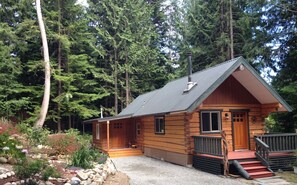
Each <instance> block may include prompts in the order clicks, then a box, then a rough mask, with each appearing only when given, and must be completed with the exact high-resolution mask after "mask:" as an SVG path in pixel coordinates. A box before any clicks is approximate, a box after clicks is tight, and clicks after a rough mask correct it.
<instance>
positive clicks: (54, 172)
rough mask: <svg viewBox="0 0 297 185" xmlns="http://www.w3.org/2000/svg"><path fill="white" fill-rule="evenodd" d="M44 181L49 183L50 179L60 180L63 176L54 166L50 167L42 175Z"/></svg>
mask: <svg viewBox="0 0 297 185" xmlns="http://www.w3.org/2000/svg"><path fill="white" fill-rule="evenodd" d="M41 176H42V180H44V181H47V180H48V179H49V177H54V178H58V177H61V174H60V173H59V172H58V170H57V169H56V168H54V167H52V166H48V167H47V168H45V170H44V171H43V172H42V173H41Z"/></svg>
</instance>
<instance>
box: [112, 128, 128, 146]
mask: <svg viewBox="0 0 297 185" xmlns="http://www.w3.org/2000/svg"><path fill="white" fill-rule="evenodd" d="M110 135H111V137H110V140H111V148H125V147H126V146H125V142H126V140H125V137H126V129H125V124H123V123H112V124H111V133H110Z"/></svg>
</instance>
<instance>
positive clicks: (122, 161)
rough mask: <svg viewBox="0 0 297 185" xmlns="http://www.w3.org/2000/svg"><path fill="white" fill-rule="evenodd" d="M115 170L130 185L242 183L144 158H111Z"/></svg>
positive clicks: (236, 184)
mask: <svg viewBox="0 0 297 185" xmlns="http://www.w3.org/2000/svg"><path fill="white" fill-rule="evenodd" d="M112 161H113V162H114V164H115V165H116V167H117V170H119V171H121V172H123V173H126V174H127V175H128V176H129V177H130V183H131V185H153V184H154V185H194V184H199V185H203V184H218V185H224V184H226V185H241V184H244V183H243V182H241V181H239V180H235V179H229V178H224V177H221V176H217V175H212V174H209V173H205V172H201V171H198V170H196V169H194V168H187V167H183V166H179V165H174V164H171V163H168V162H163V161H160V160H156V159H153V158H149V157H145V156H133V157H122V158H113V159H112Z"/></svg>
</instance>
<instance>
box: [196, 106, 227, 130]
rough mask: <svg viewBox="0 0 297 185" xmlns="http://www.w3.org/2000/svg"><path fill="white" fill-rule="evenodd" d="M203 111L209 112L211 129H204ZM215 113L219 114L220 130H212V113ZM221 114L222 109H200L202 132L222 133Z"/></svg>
mask: <svg viewBox="0 0 297 185" xmlns="http://www.w3.org/2000/svg"><path fill="white" fill-rule="evenodd" d="M203 113H209V131H204V130H203V118H202V114H203ZM213 113H216V114H217V115H218V130H212V119H211V115H212V114H213ZM221 115H222V110H201V111H200V133H203V134H215V133H220V132H221V130H222V116H221Z"/></svg>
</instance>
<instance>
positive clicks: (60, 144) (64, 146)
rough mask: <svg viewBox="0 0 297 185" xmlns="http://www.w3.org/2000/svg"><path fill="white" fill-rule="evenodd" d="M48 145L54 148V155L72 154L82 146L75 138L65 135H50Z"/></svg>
mask: <svg viewBox="0 0 297 185" xmlns="http://www.w3.org/2000/svg"><path fill="white" fill-rule="evenodd" d="M48 145H49V146H50V147H51V148H52V155H54V154H66V155H68V154H72V153H74V152H75V151H77V150H78V149H79V148H80V146H81V144H80V143H79V142H78V140H77V139H76V138H75V137H74V136H72V135H67V134H63V133H58V134H53V135H49V137H48Z"/></svg>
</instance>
